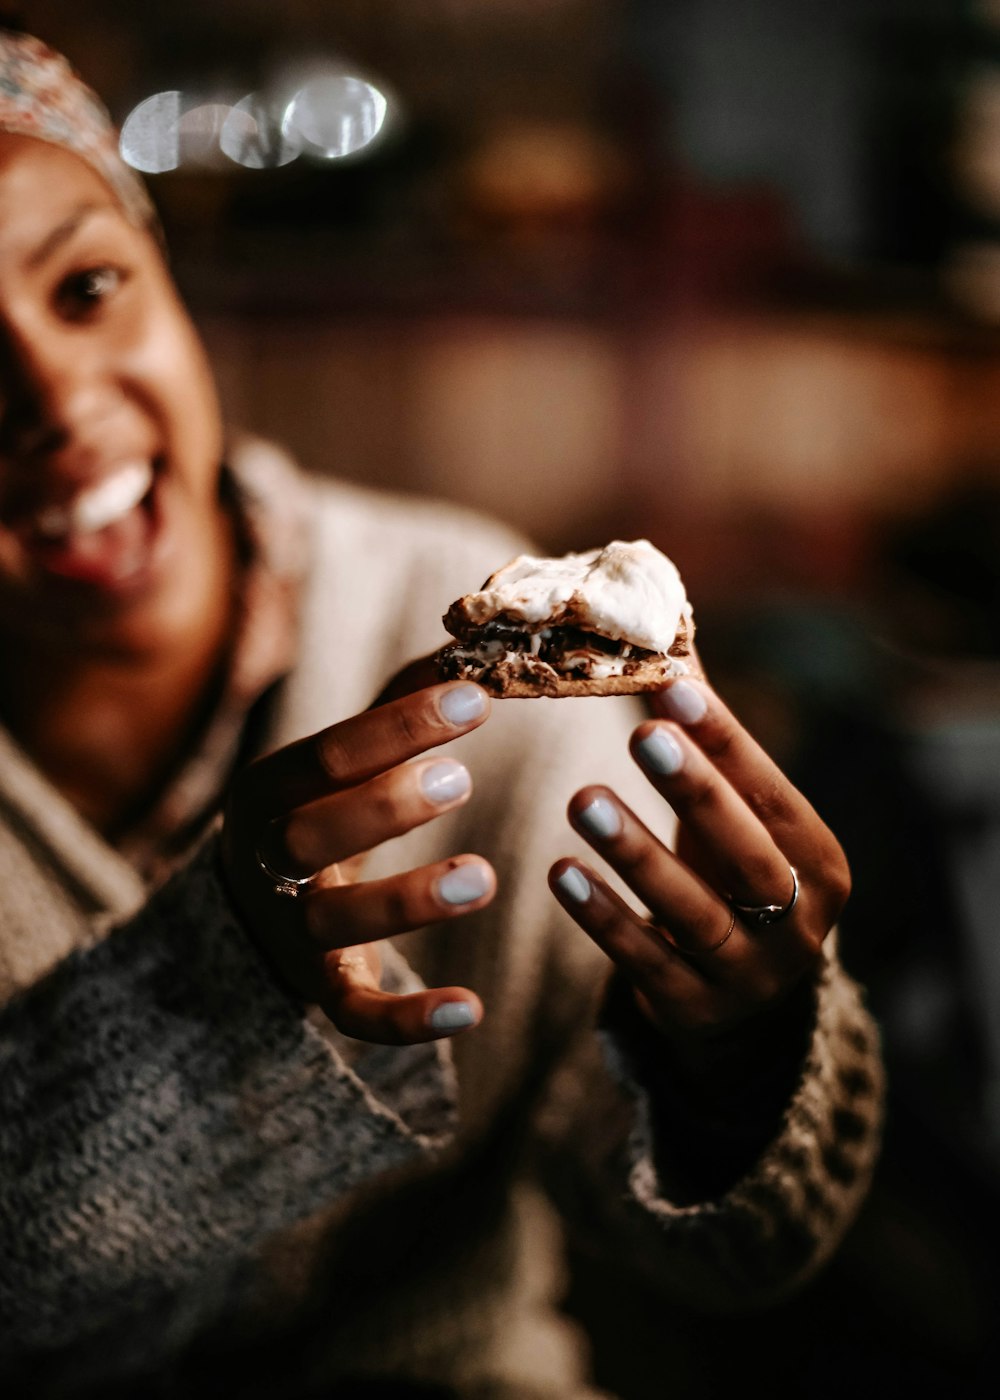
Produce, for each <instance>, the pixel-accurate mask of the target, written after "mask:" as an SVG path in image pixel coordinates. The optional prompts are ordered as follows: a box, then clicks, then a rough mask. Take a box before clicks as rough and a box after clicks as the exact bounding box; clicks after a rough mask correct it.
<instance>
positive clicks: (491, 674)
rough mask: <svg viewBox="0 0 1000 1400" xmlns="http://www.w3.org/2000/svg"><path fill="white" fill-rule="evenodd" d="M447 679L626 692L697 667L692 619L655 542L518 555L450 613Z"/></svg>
mask: <svg viewBox="0 0 1000 1400" xmlns="http://www.w3.org/2000/svg"><path fill="white" fill-rule="evenodd" d="M444 625H445V627H446V628H447V629H448V631H449V632H450V633H451V635H452V636H453V637H454V638H455V641H454V643H452V644H451V645H450V646H446V647H444V648H442V650H441V651H440V652H438V666H439V670H440V674H441V677H442V679H444V680H468V681H475V682H476V684H477V685H481V686H483V688H484V689H486V690H488V691H490V692H491V694H493V695H497V696H532V695H549V696H565V695H629V694H633V693H635V692H638V691H643V690H657V689H659V687H660V686H662V685H663V684H664V682H666V681H668V680H670V679H672V678H673V677H674V676H683V675H687V674H688V673H689V672H690V671H691V670H692V669H693V667H692V661H691V643H692V641H693V639H694V618H693V615H692V611H691V605H690V603H689V602H688V599H687V594H686V592H685V589H684V584H683V583H682V582H681V576H680V574H679V573H678V570H677V567H676V565H675V564H674V563H673V562H672V561H671V560H670V559H668V558H667V557H666V555H665V554H662V553H661V552H660V551H659V550H658V549H657V548H655V546H654V545H652V544H650V542H649V540H631V541H626V540H612V542H611V543H610V544H607V545H605V546H604V547H603V548H598V549H590V550H587V551H586V552H585V553H582V554H564V555H562V556H561V557H560V558H557V559H542V558H536V557H535V556H534V555H530V554H521V555H519V556H518V557H517V558H516V559H513V560H511V562H510V563H509V564H505V565H504V567H503V568H502V569H498V570H497V572H496V573H494V574H491V575H490V577H489V578H488V579H487V580H486V582H485V583H484V584H483V586H482V588H481V589H480V590H479V592H478V593H467V594H466V595H465V596H464V597H462V598H458V599H457V600H456V601H455V602H454V603H452V605H451V607H450V608H449V609H448V611H447V612H446V613H445V616H444Z"/></svg>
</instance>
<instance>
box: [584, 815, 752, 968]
mask: <svg viewBox="0 0 1000 1400" xmlns="http://www.w3.org/2000/svg"><path fill="white" fill-rule="evenodd" d="M569 819H570V822H571V823H572V825H573V827H574V828H575V829H576V830H577V831H579V832H580V834H581V835H582V836H583V837H584V838H585V839H586V840H587V841H589V842H590V844H591V845H592V846H593V847H594V849H595V850H596V851H599V852H600V854H601V855H602V856H603V857H604V859H605V860H606V861H607V862H608V864H609V865H610V866H611V867H612V868H613V869H614V870H616V871H617V872H618V874H619V875H620V876H621V877H622V879H623V880H624V881H625V882H626V884H627V885H628V886H629V887H630V889H631V890H632V891H633V892H634V893H635V894H636V895H637V896H638V898H639V899H640V900H641V901H642V903H643V904H644V905H645V907H646V908H647V909H648V910H649V912H650V914H651V915H652V918H653V920H654V922H655V923H656V924H658V925H659V926H660V927H661V928H662V929H664V930H665V931H666V933H667V936H668V938H669V939H670V940H671V941H672V942H673V943H675V944H676V945H677V946H678V947H679V948H681V949H683V950H684V951H685V952H689V953H694V954H697V953H701V952H708V951H713V950H716V949H718V950H719V951H720V953H721V940H722V938H723V936H724V937H725V942H726V945H727V948H726V956H727V958H728V957H730V956H731V955H732V953H733V952H734V951H736V950H735V949H734V948H733V947H732V946H730V945H732V944H733V943H734V942H735V943H736V945H739V944H740V943H741V942H742V941H743V940H744V934H743V932H742V930H737V929H732V930H730V929H729V928H728V924H729V910H728V909H726V910H725V915H724V916H723V914H721V913H720V903H721V901H720V899H719V896H718V894H716V892H715V891H714V890H712V889H711V888H710V887H709V886H708V885H706V884H705V882H704V881H703V880H702V879H700V878H699V876H698V875H697V874H695V872H694V871H692V870H690V869H689V868H688V867H687V866H686V865H685V864H684V863H683V862H682V861H680V860H678V859H677V857H676V856H675V855H674V854H673V853H672V852H671V851H668V850H667V848H666V847H665V846H664V845H663V844H662V842H661V841H659V840H658V839H657V837H655V836H654V835H653V833H652V832H651V831H650V830H649V828H648V827H647V826H645V825H644V823H643V822H641V821H640V820H639V818H638V817H637V816H636V815H635V813H634V812H632V811H631V810H630V809H629V808H628V807H627V806H626V805H625V803H624V802H621V801H620V800H619V799H618V798H617V797H616V795H615V794H614V793H613V792H612V791H611V790H610V788H605V787H590V788H583V789H582V790H581V791H580V792H578V793H577V794H576V796H575V797H574V798H573V799H572V800H571V802H570V804H569ZM720 921H721V923H722V932H721V933H720V928H719V926H720Z"/></svg>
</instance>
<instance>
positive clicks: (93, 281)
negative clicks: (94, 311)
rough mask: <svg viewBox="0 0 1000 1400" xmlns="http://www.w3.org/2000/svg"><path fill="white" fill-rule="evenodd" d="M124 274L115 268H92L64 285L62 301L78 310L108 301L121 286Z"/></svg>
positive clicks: (76, 274) (79, 273)
mask: <svg viewBox="0 0 1000 1400" xmlns="http://www.w3.org/2000/svg"><path fill="white" fill-rule="evenodd" d="M123 280H124V278H123V274H122V273H121V272H120V271H119V270H118V269H117V268H114V267H90V268H88V269H87V270H86V272H78V273H75V274H74V275H73V276H72V277H70V278H68V279H67V281H66V282H64V283H63V287H62V300H63V301H64V302H66V303H67V304H68V305H69V306H70V307H72V308H75V309H77V310H82V309H88V308H90V307H93V306H97V305H98V304H99V303H100V302H102V301H106V300H107V298H108V297H109V296H112V295H113V294H114V293H115V292H116V291H117V290H118V288H119V287H120V286H121V284H122V281H123Z"/></svg>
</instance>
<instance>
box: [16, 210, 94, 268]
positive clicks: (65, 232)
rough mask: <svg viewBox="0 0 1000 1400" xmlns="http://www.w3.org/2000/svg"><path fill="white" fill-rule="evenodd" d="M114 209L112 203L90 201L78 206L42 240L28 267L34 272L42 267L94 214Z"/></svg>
mask: <svg viewBox="0 0 1000 1400" xmlns="http://www.w3.org/2000/svg"><path fill="white" fill-rule="evenodd" d="M114 208H115V206H114V205H113V204H111V203H110V202H109V203H108V204H104V203H100V204H95V203H93V202H92V201H90V200H88V201H87V202H86V203H84V204H78V205H77V207H76V208H75V209H74V210H73V211H72V212H71V213H70V214H68V215H67V216H66V218H65V219H63V221H62V223H60V224H57V225H56V227H55V228H54V229H53V230H52V232H51V233H49V234H47V235H46V236H45V238H43V239H42V241H41V243H40V244H39V245H38V247H37V248H36V249H35V250H34V252H33V253H31V254H30V256H29V257H28V259H27V266H28V267H29V268H31V269H32V270H34V269H36V268H39V267H41V265H42V263H44V262H45V261H46V260H47V259H48V258H50V257H51V256H52V255H53V253H55V252H57V251H58V249H59V248H61V247H62V245H63V244H64V243H67V242H69V240H70V239H71V238H72V237H73V235H74V234H75V233H76V231H77V229H78V228H79V227H80V225H81V224H83V223H85V222H86V221H87V219H89V218H91V217H92V215H94V214H103V213H106V212H108V211H109V210H110V211H113V210H114Z"/></svg>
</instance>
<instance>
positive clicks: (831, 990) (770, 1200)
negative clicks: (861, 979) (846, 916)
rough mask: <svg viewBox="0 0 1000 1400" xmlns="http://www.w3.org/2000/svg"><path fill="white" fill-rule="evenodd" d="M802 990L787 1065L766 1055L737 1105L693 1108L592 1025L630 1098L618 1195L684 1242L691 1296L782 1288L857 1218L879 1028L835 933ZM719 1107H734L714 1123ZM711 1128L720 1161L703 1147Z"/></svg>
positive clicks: (872, 1151)
mask: <svg viewBox="0 0 1000 1400" xmlns="http://www.w3.org/2000/svg"><path fill="white" fill-rule="evenodd" d="M808 990H809V997H808V1002H809V1013H810V1014H809V1018H808V1028H807V1033H806V1034H805V1035H804V1037H803V1040H804V1054H803V1056H802V1058H801V1060H800V1061H799V1063H798V1066H797V1072H796V1073H795V1074H794V1075H789V1073H788V1064H787V1062H785V1063H784V1064H782V1063H781V1062H780V1061H779V1062H776V1063H775V1065H774V1066H772V1068H771V1070H770V1072H764V1073H763V1074H762V1076H761V1077H760V1078H758V1079H756V1080H755V1081H753V1082H752V1083H750V1084H749V1085H748V1086H747V1087H748V1093H747V1097H746V1101H745V1103H744V1105H743V1106H742V1108H741V1107H739V1106H738V1105H737V1103H736V1100H735V1099H729V1100H727V1096H726V1094H725V1093H721V1094H715V1095H713V1094H709V1097H708V1099H707V1102H706V1106H705V1108H704V1110H703V1113H702V1115H701V1116H700V1117H698V1116H697V1114H696V1113H695V1110H694V1109H693V1108H692V1099H691V1094H690V1091H689V1090H686V1089H684V1088H679V1087H677V1086H673V1087H670V1088H667V1087H666V1076H665V1075H664V1074H663V1073H662V1072H661V1073H660V1074H659V1075H656V1076H654V1078H655V1079H656V1081H657V1082H656V1083H655V1084H654V1085H651V1082H650V1081H651V1076H650V1071H649V1067H648V1065H649V1062H648V1060H645V1062H644V1065H643V1067H642V1068H641V1069H640V1067H639V1063H638V1061H637V1059H636V1046H635V1042H634V1041H633V1040H632V1039H630V1037H629V1035H628V1034H625V1035H622V1034H621V1032H620V1029H619V1026H618V1025H616V1026H615V1029H614V1030H611V1029H609V1030H607V1031H605V1033H604V1036H603V1038H604V1043H605V1051H606V1055H607V1057H608V1059H609V1061H610V1064H611V1067H612V1070H613V1072H614V1073H615V1075H616V1077H617V1078H618V1079H619V1080H620V1081H621V1082H622V1083H623V1085H624V1086H625V1088H626V1090H627V1092H628V1093H629V1095H630V1097H631V1099H632V1101H633V1105H634V1115H633V1122H632V1129H631V1132H630V1135H629V1141H628V1146H627V1156H626V1167H627V1172H628V1182H629V1199H630V1200H631V1202H632V1205H633V1207H636V1206H637V1207H639V1208H640V1210H641V1213H642V1216H643V1218H648V1217H650V1216H651V1217H653V1218H654V1219H656V1220H659V1221H660V1222H661V1223H663V1224H664V1225H670V1227H671V1233H672V1238H673V1243H674V1245H676V1246H677V1247H679V1248H680V1249H681V1250H682V1251H683V1252H684V1253H685V1256H686V1257H688V1256H689V1258H688V1264H689V1271H688V1273H687V1275H686V1277H688V1278H689V1280H690V1282H691V1287H692V1292H693V1296H694V1297H695V1298H697V1297H698V1295H699V1293H700V1292H703V1301H704V1303H705V1305H706V1306H709V1307H712V1308H715V1309H718V1308H720V1307H721V1308H726V1307H727V1306H730V1305H732V1306H742V1305H744V1303H745V1298H746V1296H747V1290H748V1289H750V1288H752V1289H753V1291H754V1295H755V1297H756V1298H758V1299H759V1298H761V1297H763V1298H765V1299H766V1298H767V1296H768V1295H769V1294H771V1295H773V1296H780V1294H782V1293H783V1292H785V1291H786V1289H787V1288H788V1287H790V1286H792V1285H793V1284H794V1283H795V1282H796V1281H797V1280H798V1279H800V1278H801V1277H804V1276H805V1275H807V1274H809V1273H811V1272H812V1271H813V1270H814V1269H815V1268H816V1267H818V1265H819V1264H820V1263H821V1262H822V1261H823V1260H825V1259H826V1258H827V1257H828V1256H829V1255H830V1254H831V1253H832V1252H833V1250H834V1249H835V1247H836V1246H837V1244H838V1243H839V1241H840V1239H841V1237H842V1235H843V1233H844V1231H845V1230H846V1228H847V1226H848V1225H849V1223H850V1222H851V1220H852V1219H853V1218H854V1215H855V1214H856V1212H857V1209H858V1207H859V1205H860V1203H861V1201H862V1200H863V1198H864V1194H865V1192H866V1190H867V1187H868V1184H869V1181H870V1178H871V1173H872V1170H873V1168H874V1164H875V1160H876V1158H877V1155H878V1149H879V1141H880V1129H881V1121H882V1111H883V1101H884V1082H883V1075H882V1068H881V1058H880V1054H879V1045H878V1032H877V1029H876V1027H875V1024H874V1022H873V1021H872V1019H871V1017H870V1016H869V1014H868V1012H867V1011H866V1009H865V1007H864V1005H863V1003H862V999H861V994H860V991H859V989H858V987H857V986H856V985H855V984H854V983H853V982H852V981H851V980H850V979H849V978H848V977H847V976H846V974H845V973H844V972H843V970H842V969H841V967H840V965H839V962H838V961H837V957H836V949H835V939H834V937H832V936H831V938H829V939H828V940H827V943H826V945H824V961H823V964H822V966H821V970H820V973H819V976H818V978H817V980H816V982H815V983H814V984H812V985H811V986H810V987H809V989H808ZM799 1005H800V1008H801V1003H800V1004H799ZM794 1014H796V1009H795V1008H794V1007H793V1008H791V1015H792V1016H793V1017H794ZM636 1015H638V1013H636ZM652 1034H654V1035H655V1032H652ZM783 1084H787V1092H784V1090H783V1087H782V1086H783ZM782 1095H783V1102H782V1103H781V1104H780V1105H779V1104H778V1102H777V1100H778V1098H779V1097H781V1096H782ZM727 1107H729V1108H730V1109H732V1111H733V1113H734V1117H733V1119H732V1121H731V1122H730V1123H729V1124H728V1125H725V1124H724V1123H723V1115H724V1110H725V1109H726V1108H727ZM693 1115H694V1116H693ZM688 1131H691V1132H693V1134H694V1137H695V1138H696V1139H697V1141H696V1143H695V1144H694V1146H693V1148H692V1146H691V1145H690V1144H688V1143H686V1142H685V1141H684V1134H685V1132H688ZM713 1142H714V1144H715V1147H716V1149H717V1150H718V1152H719V1155H720V1159H721V1166H720V1167H719V1168H713V1166H712V1165H711V1163H710V1160H709V1159H710V1156H711V1151H712V1145H713ZM698 1167H700V1168H701V1169H702V1178H701V1179H700V1181H696V1180H695V1179H694V1175H693V1168H698ZM734 1171H735V1172H736V1173H737V1175H736V1177H735V1178H734V1176H733V1173H734ZM713 1174H714V1176H715V1181H714V1183H713V1181H712V1180H711V1178H712V1177H713ZM719 1183H723V1184H722V1185H721V1186H720V1185H719ZM713 1185H715V1187H716V1188H717V1189H715V1190H713V1189H712V1187H713ZM699 1186H700V1187H701V1188H702V1189H701V1190H698V1187H699ZM677 1227H679V1228H677Z"/></svg>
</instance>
